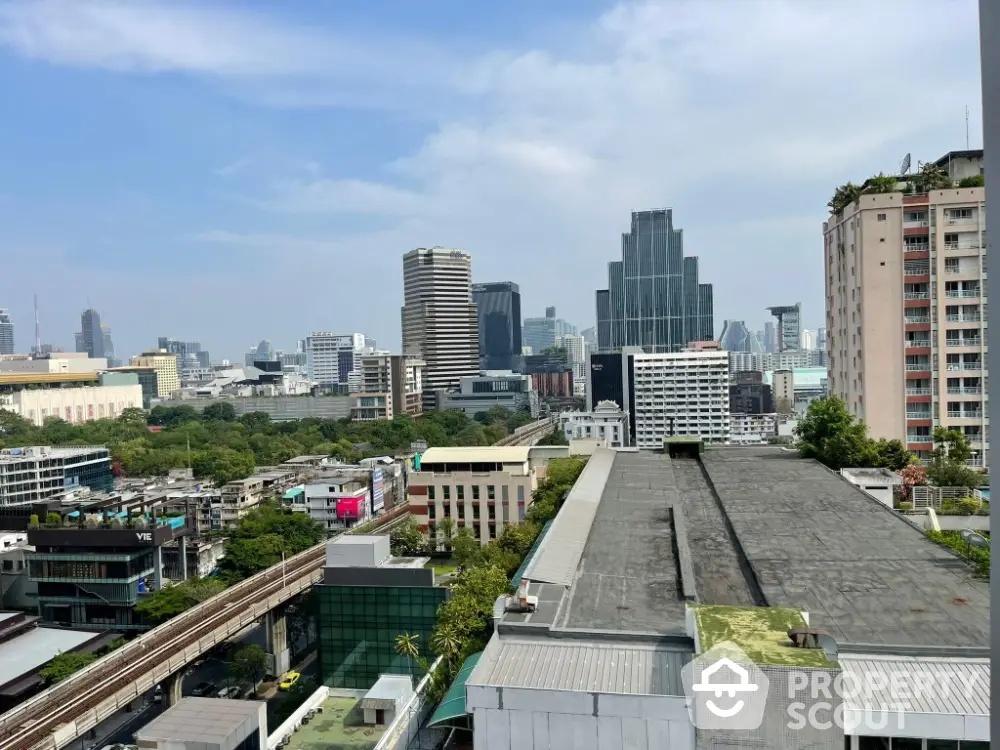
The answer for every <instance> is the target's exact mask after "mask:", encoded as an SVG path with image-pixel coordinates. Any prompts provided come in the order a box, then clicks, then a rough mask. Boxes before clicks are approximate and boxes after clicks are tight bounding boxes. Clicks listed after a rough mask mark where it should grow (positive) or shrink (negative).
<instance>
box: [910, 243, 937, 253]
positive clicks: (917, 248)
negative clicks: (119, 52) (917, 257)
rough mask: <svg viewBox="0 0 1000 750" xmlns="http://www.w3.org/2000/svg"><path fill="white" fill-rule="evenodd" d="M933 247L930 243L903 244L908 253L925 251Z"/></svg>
mask: <svg viewBox="0 0 1000 750" xmlns="http://www.w3.org/2000/svg"><path fill="white" fill-rule="evenodd" d="M930 249H931V246H930V243H926V242H925V243H907V244H905V245H903V251H904V252H907V253H924V252H927V251H928V250H930Z"/></svg>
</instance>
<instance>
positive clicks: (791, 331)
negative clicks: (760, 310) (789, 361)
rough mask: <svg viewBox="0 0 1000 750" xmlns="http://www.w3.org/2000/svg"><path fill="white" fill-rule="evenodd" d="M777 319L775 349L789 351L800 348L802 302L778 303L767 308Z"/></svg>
mask: <svg viewBox="0 0 1000 750" xmlns="http://www.w3.org/2000/svg"><path fill="white" fill-rule="evenodd" d="M767 310H768V312H769V313H771V315H773V316H774V317H775V318H777V319H778V326H777V347H778V348H777V351H779V352H789V351H794V350H796V349H799V348H801V344H802V303H801V302H796V303H795V304H794V305H778V306H776V307H769V308H767Z"/></svg>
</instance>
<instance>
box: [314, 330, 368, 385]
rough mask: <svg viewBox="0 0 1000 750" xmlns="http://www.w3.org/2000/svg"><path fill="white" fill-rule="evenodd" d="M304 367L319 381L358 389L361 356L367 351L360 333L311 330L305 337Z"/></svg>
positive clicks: (362, 335)
mask: <svg viewBox="0 0 1000 750" xmlns="http://www.w3.org/2000/svg"><path fill="white" fill-rule="evenodd" d="M305 349H306V370H307V372H308V374H309V377H310V378H312V379H313V380H315V381H316V382H317V383H319V384H320V385H325V386H346V387H347V392H348V393H359V392H360V391H361V389H362V379H363V378H362V373H361V357H362V355H364V354H365V353H367V351H368V349H367V348H366V346H365V335H364V334H363V333H346V334H339V333H328V332H326V331H314V332H313V333H311V334H309V336H308V337H306V342H305Z"/></svg>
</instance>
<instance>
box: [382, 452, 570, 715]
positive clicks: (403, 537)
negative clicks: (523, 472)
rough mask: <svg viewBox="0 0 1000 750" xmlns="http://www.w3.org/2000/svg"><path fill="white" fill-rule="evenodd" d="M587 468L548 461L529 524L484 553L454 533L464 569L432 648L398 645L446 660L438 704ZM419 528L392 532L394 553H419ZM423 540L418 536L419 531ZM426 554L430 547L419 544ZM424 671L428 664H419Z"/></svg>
mask: <svg viewBox="0 0 1000 750" xmlns="http://www.w3.org/2000/svg"><path fill="white" fill-rule="evenodd" d="M584 465H585V462H584V461H583V460H581V459H578V458H557V459H553V460H552V461H549V465H548V473H547V476H546V478H545V479H544V480H543V481H541V482H540V483H539V485H538V488H537V489H536V490H535V491H534V493H532V504H531V505H530V506H529V507H528V513H527V515H526V518H525V521H524V522H523V523H521V524H518V525H515V526H505V527H504V530H503V532H501V534H500V536H499V537H498V538H496V539H494V540H493V541H491V542H489V543H488V544H487V545H486V546H483V547H481V546H480V545H479V544H478V542H475V540H471V541H472V543H471V544H469V543H468V541H469V539H470V537H471V534H468V533H467V532H466V530H465V529H459V530H457V531H455V532H454V534H453V535H452V538H451V546H452V554H453V555H454V556H455V558H456V559H458V558H459V557H461V558H462V559H461V560H460V561H459V564H460V565H461V566H462V568H461V570H460V571H459V573H458V575H457V576H456V577H455V579H454V581H453V583H452V585H451V596H450V597H449V598H448V600H447V601H446V602H445V603H444V604H442V605H441V608H440V609H439V610H438V617H437V626H436V627H435V630H434V634H433V636H432V637H431V642H430V644H419V643H415V642H411V640H410V639H409V638H403V637H402V636H405V635H407V634H405V633H401V634H400V638H398V639H397V652H398V653H400V654H405V655H412V656H416V654H414V653H413V647H416V648H417V650H418V651H419V650H422V649H425V648H426V647H427V646H429V647H430V650H432V651H433V652H434V653H436V654H438V655H439V656H442V657H444V666H445V668H444V669H443V670H438V672H436V673H435V674H434V676H433V677H432V683H431V689H430V696H431V699H432V700H439V699H440V698H441V697H442V696H443V695H444V693H445V691H447V689H448V686H449V685H450V684H451V682H452V680H454V679H455V674H456V673H457V672H458V669H459V667H461V665H462V662H463V661H465V659H467V658H468V657H469V656H470V655H471V654H474V653H476V652H477V651H481V650H482V649H483V648H484V647H485V646H486V641H487V640H488V639H489V637H490V633H491V632H492V624H491V619H492V616H493V604H494V602H496V600H497V597H499V596H501V595H502V594H505V593H507V592H508V591H510V587H511V577H512V576H513V575H514V573H516V572H517V570H518V568H519V567H520V566H521V563H522V562H523V561H524V558H525V557H526V556H527V554H528V552H529V551H530V550H531V546H532V545H533V544H534V543H535V539H536V538H537V537H538V534H539V533H540V531H541V529H542V526H543V525H544V524H545V523H546V522H547V521H550V520H551V519H553V518H555V515H556V513H557V512H558V510H559V507H560V505H561V504H562V501H563V500H564V499H565V497H566V494H567V493H568V492H569V490H570V488H571V487H572V486H573V483H574V482H576V479H577V477H579V476H580V472H581V471H583V467H584ZM414 530H416V527H415V526H404V527H403V528H402V529H398V530H396V531H393V533H392V543H393V546H394V549H400V548H401V547H403V546H406V547H407V548H408V549H409V548H413V547H417V546H418V543H417V542H416V540H415V539H414V533H413V532H414ZM417 534H419V531H417ZM421 543H422V544H423V546H424V547H425V548H426V547H427V545H428V544H429V542H427V540H422V542H421ZM420 663H421V665H422V666H423V667H424V669H425V671H426V669H427V664H428V660H424V659H420Z"/></svg>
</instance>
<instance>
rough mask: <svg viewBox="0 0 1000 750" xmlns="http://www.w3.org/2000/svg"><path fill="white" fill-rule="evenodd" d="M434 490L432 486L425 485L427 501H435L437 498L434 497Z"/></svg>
mask: <svg viewBox="0 0 1000 750" xmlns="http://www.w3.org/2000/svg"><path fill="white" fill-rule="evenodd" d="M436 489H437V488H436V487H435V486H434V485H433V484H429V485H427V499H428V500H437V497H436V495H437V493H436V492H435V490H436Z"/></svg>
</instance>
